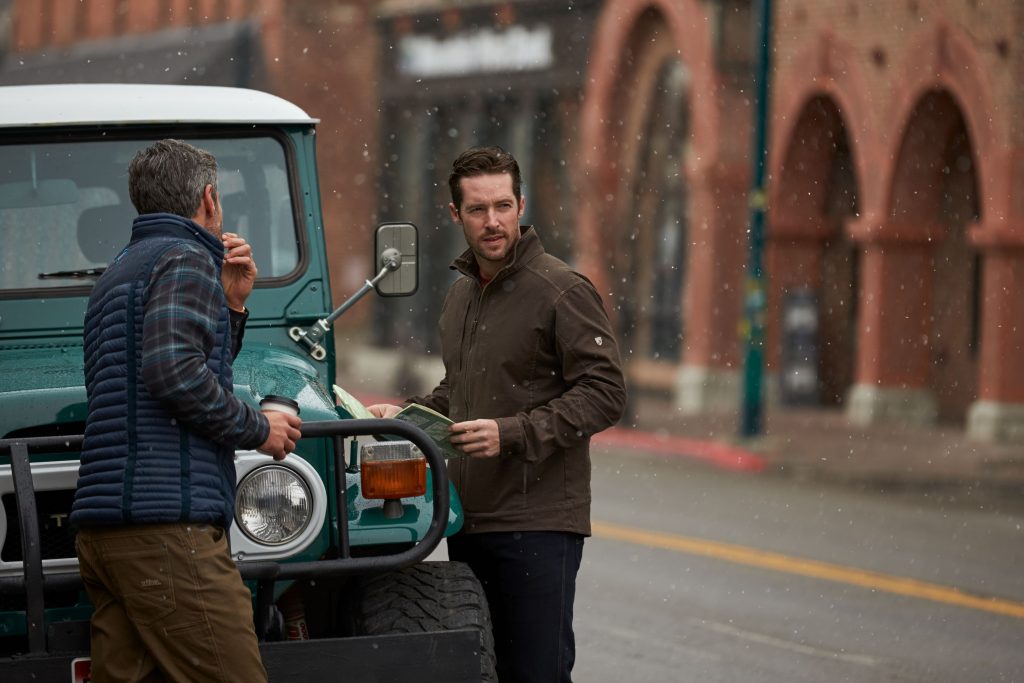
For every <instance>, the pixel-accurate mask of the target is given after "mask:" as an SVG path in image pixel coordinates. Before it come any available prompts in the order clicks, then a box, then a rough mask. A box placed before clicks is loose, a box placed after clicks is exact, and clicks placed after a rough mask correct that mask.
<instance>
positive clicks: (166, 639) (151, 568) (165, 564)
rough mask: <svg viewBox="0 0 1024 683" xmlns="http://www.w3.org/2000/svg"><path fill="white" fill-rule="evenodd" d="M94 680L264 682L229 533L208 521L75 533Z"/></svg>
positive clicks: (247, 595)
mask: <svg viewBox="0 0 1024 683" xmlns="http://www.w3.org/2000/svg"><path fill="white" fill-rule="evenodd" d="M75 545H76V550H77V552H78V560H79V563H80V571H81V573H82V580H83V582H84V583H85V589H86V592H87V593H88V594H89V599H90V600H91V601H92V604H93V607H94V609H95V611H94V612H93V615H92V623H91V629H90V630H91V636H92V680H93V681H94V683H108V682H115V681H116V682H118V683H120V682H121V681H147V682H151V681H181V682H182V683H185V682H190V683H191V682H194V681H222V682H228V681H239V682H243V681H244V682H245V683H251V682H252V681H266V680H267V674H266V671H265V670H264V669H263V663H262V661H261V660H260V652H259V646H258V644H257V642H256V632H255V630H254V629H253V623H252V602H251V597H250V593H249V591H248V590H247V589H246V587H245V584H243V583H242V580H241V577H240V576H239V574H238V568H237V567H235V563H234V562H233V561H232V560H231V556H230V553H229V550H228V542H227V534H226V533H225V531H224V530H223V529H221V528H219V527H215V526H210V525H206V524H140V525H131V526H119V527H91V528H88V529H82V530H81V531H79V533H78V537H77V540H76V542H75Z"/></svg>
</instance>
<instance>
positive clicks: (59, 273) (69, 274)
mask: <svg viewBox="0 0 1024 683" xmlns="http://www.w3.org/2000/svg"><path fill="white" fill-rule="evenodd" d="M106 269H107V267H106V266H102V267H100V268H83V269H82V270H55V271H53V272H52V273H39V279H40V280H51V279H53V278H62V277H65V278H80V277H99V276H100V275H102V274H103V271H105V270H106Z"/></svg>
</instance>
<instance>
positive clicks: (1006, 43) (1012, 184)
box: [0, 0, 1024, 440]
mask: <svg viewBox="0 0 1024 683" xmlns="http://www.w3.org/2000/svg"><path fill="white" fill-rule="evenodd" d="M754 4H755V3H753V2H752V0H603V2H601V1H599V0H591V1H588V2H581V3H573V4H571V5H568V6H565V5H564V4H558V5H556V4H555V3H551V2H548V1H547V0H511V1H509V2H501V3H493V2H486V1H483V2H468V1H455V0H387V1H386V2H373V1H372V0H355V1H354V2H348V3H343V2H336V1H333V2H332V1H328V0H290V1H288V2H285V1H284V0H205V1H204V0H191V1H190V0H151V1H147V2H134V1H133V2H128V1H127V0H83V1H82V2H79V1H78V0H31V1H30V0H0V34H3V33H4V26H5V25H9V27H10V33H9V36H0V56H2V52H3V50H4V49H5V46H6V50H8V54H7V56H6V59H5V60H4V62H3V63H2V64H0V80H3V81H5V82H26V81H27V82H44V81H54V80H91V81H104V80H146V81H150V82H193V83H218V84H225V85H242V86H247V87H257V88H260V89H264V90H269V91H271V92H275V93H278V94H280V95H282V96H284V97H287V98H288V99H291V100H293V101H295V102H297V103H298V104H300V105H301V106H303V107H304V108H306V109H307V111H309V112H310V113H311V114H313V115H314V116H317V117H319V118H321V119H322V120H323V124H322V125H321V128H320V132H319V135H320V136H321V140H320V142H319V150H320V161H321V171H322V174H321V177H322V180H321V182H322V183H323V185H324V186H323V188H322V190H323V195H324V198H325V234H326V235H327V240H328V246H329V250H330V253H331V262H332V274H333V284H334V290H335V292H334V294H335V298H336V300H340V297H341V295H342V294H344V293H347V292H350V291H352V290H353V289H355V288H356V287H358V285H359V284H360V283H361V282H362V278H363V277H365V275H366V273H365V266H366V253H367V252H368V249H369V246H368V244H367V238H368V235H369V234H370V226H371V225H372V224H374V223H375V222H376V220H377V217H378V216H379V217H380V218H381V219H392V218H394V219H411V220H413V221H414V222H416V223H418V224H419V225H420V226H421V231H426V237H425V239H424V243H425V244H428V245H433V246H432V247H430V248H429V250H428V251H427V252H425V253H424V260H425V262H426V270H425V271H424V272H425V274H426V279H425V280H424V283H423V284H424V287H423V288H422V291H421V293H420V294H419V295H418V298H417V299H416V300H415V301H414V302H413V303H412V304H403V305H399V304H397V303H394V302H389V303H383V302H377V303H375V304H374V305H373V306H372V309H373V310H374V311H375V313H374V315H373V316H372V318H371V319H367V318H363V319H362V321H361V322H360V319H359V317H358V313H363V314H365V313H366V312H368V311H369V310H371V306H370V305H364V306H361V307H360V308H359V309H358V311H357V315H356V316H351V317H347V320H346V323H347V324H348V325H349V327H348V328H346V330H345V331H344V334H345V335H346V337H349V336H353V337H355V338H366V339H367V340H368V342H369V343H370V344H371V345H372V344H373V343H376V344H377V346H378V348H381V349H393V348H394V347H395V344H398V345H399V346H400V347H403V348H402V350H401V351H400V353H399V355H400V356H402V357H408V356H410V355H413V354H414V351H415V350H419V351H423V350H424V349H426V350H428V351H429V349H430V348H431V335H432V333H433V332H432V331H433V320H434V318H435V317H436V314H435V313H434V312H433V311H434V309H436V306H437V304H438V303H439V301H440V297H441V296H442V295H443V291H444V288H445V285H446V283H447V281H446V280H445V277H447V276H448V274H447V271H446V270H445V268H444V266H445V265H446V263H447V260H448V258H449V256H450V255H451V254H452V253H454V251H455V250H456V249H457V248H458V235H457V233H456V232H452V230H453V229H452V228H451V226H450V225H449V223H448V222H447V219H446V217H445V212H444V210H443V207H444V203H445V202H446V201H447V199H446V198H445V197H444V196H443V195H444V192H443V190H444V188H443V175H444V173H445V165H446V164H447V162H448V161H449V160H450V157H451V154H452V152H453V150H455V149H456V148H457V147H461V146H464V145H467V144H472V143H475V142H485V141H486V142H490V141H497V142H499V143H502V144H505V145H507V146H508V147H509V148H510V149H512V150H513V151H514V152H515V153H516V155H517V156H518V157H520V158H521V159H523V160H524V162H525V165H526V167H527V168H526V172H527V176H528V177H527V179H526V180H527V182H526V192H527V195H528V197H529V199H530V201H529V202H528V208H529V210H530V211H531V215H530V219H531V220H533V221H535V222H537V223H538V224H539V225H540V226H542V228H543V229H545V230H547V232H545V233H542V234H545V240H546V241H548V242H549V247H550V248H551V250H552V251H554V252H555V253H558V254H559V255H562V256H564V257H566V258H567V259H568V260H570V261H573V262H574V263H575V264H576V266H577V267H578V268H579V269H580V270H582V271H583V272H585V273H586V274H588V275H589V276H590V277H591V278H592V279H593V280H594V281H595V283H596V284H597V285H598V287H599V289H600V291H602V292H603V293H604V294H605V296H606V297H607V300H608V302H609V304H610V306H611V308H612V314H613V316H614V318H615V320H616V321H617V325H618V326H619V330H620V334H621V336H622V340H623V348H624V350H625V353H626V360H627V363H628V368H629V374H630V377H631V383H632V386H633V388H634V389H635V390H638V391H658V392H661V393H664V394H666V395H669V396H671V397H672V400H673V401H674V402H675V403H676V405H677V406H678V407H679V408H680V409H681V410H683V411H684V412H687V413H703V412H712V411H717V412H722V411H726V412H731V411H735V410H736V409H737V406H738V405H739V401H740V376H741V368H740V364H741V362H742V354H741V352H742V346H741V342H740V334H739V330H738V328H739V321H740V318H741V313H742V307H743V301H744V291H743V290H744V276H745V263H746V258H747V236H746V226H747V221H748V185H749V182H750V155H751V150H750V146H751V141H750V130H751V117H752V108H751V74H752V69H753V57H752V55H753V50H752V42H751V35H752V34H751V31H752V26H753V6H754ZM773 5H774V31H773V37H772V45H773V51H772V54H773V60H774V61H773V73H772V99H771V114H770V144H769V149H770V157H769V168H768V171H769V185H768V224H767V242H768V244H767V253H766V270H767V282H768V287H769V299H768V312H767V317H766V321H767V348H766V357H767V360H768V363H767V372H768V376H769V377H770V378H772V379H773V380H775V381H772V382H770V383H768V385H767V386H769V387H771V388H772V390H770V391H769V392H768V394H769V396H768V400H769V401H773V400H776V399H777V396H776V394H777V391H776V390H775V389H774V388H775V387H778V386H779V383H780V381H781V380H782V379H783V378H784V377H785V373H780V369H781V368H783V365H784V360H785V354H784V351H785V350H786V348H787V347H786V345H784V344H783V335H782V330H781V325H780V319H781V317H782V315H783V310H782V309H783V302H784V301H786V300H787V297H789V296H791V295H794V294H797V293H800V294H803V295H808V296H809V297H810V299H809V300H811V301H813V302H815V305H816V311H817V321H818V336H817V349H816V353H815V355H814V359H815V367H814V368H813V371H814V373H813V374H814V377H815V383H814V387H815V388H816V389H817V391H816V392H815V394H816V396H815V398H816V399H817V401H818V402H820V403H821V404H824V405H825V406H831V407H833V408H834V409H837V410H843V411H845V413H846V414H847V416H848V417H849V419H850V420H852V421H855V422H859V423H866V422H872V421H876V420H888V419H895V420H906V419H910V420H917V421H923V422H929V421H934V420H942V421H946V422H952V423H959V424H963V425H964V427H965V429H967V430H968V432H969V433H971V434H972V435H974V436H977V437H979V438H984V439H991V440H1024V353H1022V350H1024V348H1022V347H1024V326H1022V325H1019V324H1018V321H1019V320H1021V319H1024V303H1022V302H1024V298H1022V297H1020V296H1018V290H1020V289H1021V284H1022V281H1024V263H1022V262H1021V260H1022V258H1024V130H1022V126H1021V124H1019V123H1017V121H1018V119H1019V117H1018V116H1017V112H1018V111H1020V109H1021V105H1022V102H1021V99H1022V97H1024V95H1022V90H1021V88H1020V86H1019V83H1020V82H1021V81H1022V77H1024V39H1022V38H1021V36H1022V35H1024V4H1021V3H1020V2H1016V1H1015V0H928V1H927V2H926V1H924V0H884V1H883V0H873V1H871V2H864V1H863V0H774V2H773ZM8 19H9V21H7V20H8ZM483 38H486V39H487V40H496V41H499V42H500V44H501V45H502V46H504V48H505V53H504V54H503V55H497V56H496V57H495V58H494V59H495V60H496V61H493V60H491V59H490V58H488V59H487V60H480V61H478V62H476V63H474V62H473V61H472V60H471V59H470V60H469V61H468V62H467V54H468V53H467V52H466V50H467V49H471V48H472V47H473V46H474V45H477V46H479V45H481V43H479V42H474V41H480V40H482V39H483ZM516 41H520V42H516ZM467 46H468V48H467ZM520 49H523V50H526V52H525V53H524V54H526V55H527V56H526V57H525V58H524V57H522V55H521V54H520V52H518V51H519V50H520ZM531 50H533V51H534V52H530V51H531ZM397 54H402V55H404V56H403V58H402V59H396V57H395V55H397ZM451 59H455V60H456V62H458V61H459V60H460V59H461V60H462V61H461V62H459V64H461V66H458V65H456V66H457V68H455V67H452V62H450V61H448V60H451ZM519 59H526V60H527V61H523V62H519V61H516V60H519ZM403 60H404V61H403ZM452 69H454V70H452ZM19 79H20V80H19ZM378 84H380V85H379V86H378ZM378 150H379V151H378ZM439 185H440V186H441V187H440V189H439V187H438V186H439ZM399 319H401V324H399V323H397V322H396V321H398V320H399ZM353 322H356V323H357V325H356V327H355V328H352V327H351V324H352V323H353ZM371 332H372V333H371ZM350 346H351V345H350ZM374 358H375V361H376V360H379V359H381V358H382V357H381V356H379V355H378V356H375V357H374ZM376 365H377V363H370V364H367V363H363V364H357V365H356V367H359V368H360V372H361V373H364V374H365V373H366V372H368V370H367V368H369V367H376ZM342 367H343V368H344V359H343V362H342ZM389 367H391V366H389ZM389 372H390V370H389ZM780 375H781V376H780ZM399 385H400V383H399V382H395V383H394V385H393V386H394V388H395V389H398V388H400V386H399ZM375 386H376V389H377V390H386V388H387V387H386V386H381V385H380V384H379V383H377V384H376V385H375Z"/></svg>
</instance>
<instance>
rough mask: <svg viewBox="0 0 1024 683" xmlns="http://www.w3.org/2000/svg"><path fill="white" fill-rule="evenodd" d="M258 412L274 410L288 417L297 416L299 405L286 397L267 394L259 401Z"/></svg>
mask: <svg viewBox="0 0 1024 683" xmlns="http://www.w3.org/2000/svg"><path fill="white" fill-rule="evenodd" d="M260 410H276V411H279V412H282V413H288V414H289V415H298V414H299V404H298V403H297V402H296V401H294V400H293V399H290V398H288V397H287V396H278V395H276V394H267V395H266V396H264V397H263V400H262V401H260Z"/></svg>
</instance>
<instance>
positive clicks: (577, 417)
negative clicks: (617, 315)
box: [410, 226, 626, 535]
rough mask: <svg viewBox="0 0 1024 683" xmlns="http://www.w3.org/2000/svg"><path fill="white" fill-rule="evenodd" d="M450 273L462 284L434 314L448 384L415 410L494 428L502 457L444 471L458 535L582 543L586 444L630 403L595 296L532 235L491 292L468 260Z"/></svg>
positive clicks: (454, 463)
mask: <svg viewBox="0 0 1024 683" xmlns="http://www.w3.org/2000/svg"><path fill="white" fill-rule="evenodd" d="M452 268H454V269H456V270H458V271H460V272H461V273H463V275H464V277H461V278H459V279H458V280H457V281H456V282H455V283H454V284H453V285H452V287H451V289H449V290H448V296H447V298H446V299H445V302H444V307H443V308H442V310H441V318H440V322H439V327H440V333H441V346H442V353H443V357H444V367H445V376H444V379H443V380H442V381H441V383H440V384H439V385H438V386H437V388H436V389H434V391H433V392H432V393H431V394H429V395H427V396H422V397H415V398H411V399H410V401H415V402H416V403H421V404H423V405H426V406H429V407H430V408H433V409H434V410H437V411H438V412H441V413H444V414H445V415H448V417H450V418H451V419H452V420H454V421H455V422H461V421H464V420H472V419H478V418H493V419H495V420H496V421H497V423H498V428H499V432H500V435H501V454H500V455H499V456H498V457H496V458H471V457H466V456H463V457H460V458H457V459H453V460H451V461H449V464H448V468H449V472H450V474H451V477H452V481H453V482H454V484H455V487H456V489H457V490H458V492H459V496H460V498H461V500H462V505H463V508H464V509H465V513H466V523H465V526H464V530H465V531H466V532H467V533H480V532H486V531H572V532H576V533H580V534H585V535H589V534H590V437H591V436H592V435H593V434H596V433H597V432H600V431H601V430H603V429H606V428H607V427H609V426H611V425H612V424H614V423H615V422H617V421H618V419H619V418H620V417H621V415H622V410H623V407H624V404H625V400H626V389H625V383H624V381H623V376H622V371H621V369H620V367H619V352H618V348H617V345H616V343H615V338H614V337H613V336H612V330H611V325H610V324H609V322H608V316H607V314H606V313H605V310H604V306H603V305H602V303H601V297H600V296H599V295H598V293H597V291H596V290H595V289H594V286H593V285H592V284H591V283H590V281H589V280H587V279H586V278H585V277H584V276H582V275H580V274H579V273H576V272H574V271H573V270H571V269H570V268H569V266H567V265H566V264H565V263H563V262H562V261H560V260H558V259H557V258H555V257H553V256H550V255H548V254H546V253H545V252H544V247H543V246H541V242H540V238H539V237H538V236H537V233H536V231H534V229H533V228H532V227H530V226H525V227H523V228H522V237H521V238H520V240H519V241H518V242H517V243H516V245H515V247H514V252H513V255H512V258H511V259H510V261H509V263H508V265H506V266H505V267H504V268H503V269H502V270H501V271H500V272H499V273H498V274H497V275H496V276H495V277H494V279H493V280H491V281H490V282H489V283H488V284H487V285H486V286H484V287H481V285H480V280H479V278H478V270H477V266H476V262H475V260H474V257H473V255H472V253H471V252H470V251H468V250H467V251H466V252H465V253H464V254H462V256H460V257H459V258H458V259H457V260H456V261H455V263H454V264H453V265H452Z"/></svg>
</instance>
